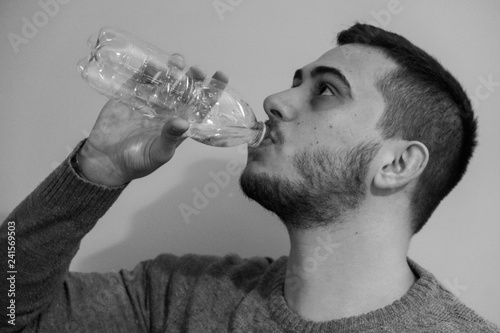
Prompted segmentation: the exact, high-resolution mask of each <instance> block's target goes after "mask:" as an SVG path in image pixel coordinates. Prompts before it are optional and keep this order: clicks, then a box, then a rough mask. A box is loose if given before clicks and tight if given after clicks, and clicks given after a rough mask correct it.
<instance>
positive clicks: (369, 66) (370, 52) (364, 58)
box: [311, 44, 396, 78]
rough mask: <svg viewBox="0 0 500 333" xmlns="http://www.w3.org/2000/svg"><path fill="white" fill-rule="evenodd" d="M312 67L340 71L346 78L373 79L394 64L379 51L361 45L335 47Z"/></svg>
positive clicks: (394, 65) (392, 67)
mask: <svg viewBox="0 0 500 333" xmlns="http://www.w3.org/2000/svg"><path fill="white" fill-rule="evenodd" d="M311 65H313V66H318V65H323V66H329V67H335V68H338V69H339V70H341V71H342V72H343V73H344V75H346V77H348V78H349V77H356V76H360V75H362V76H363V77H365V78H366V77H367V75H368V76H371V77H375V76H377V74H383V73H387V72H388V71H390V70H392V69H394V68H395V67H396V64H395V63H394V61H393V60H391V59H389V58H388V57H387V56H386V55H385V54H384V53H383V52H382V51H381V50H378V49H376V48H374V47H371V46H366V45H361V44H346V45H340V46H337V47H335V48H333V49H331V50H329V51H327V52H326V53H324V54H323V55H322V56H320V57H319V58H318V59H317V60H316V61H315V62H314V63H313V64H311Z"/></svg>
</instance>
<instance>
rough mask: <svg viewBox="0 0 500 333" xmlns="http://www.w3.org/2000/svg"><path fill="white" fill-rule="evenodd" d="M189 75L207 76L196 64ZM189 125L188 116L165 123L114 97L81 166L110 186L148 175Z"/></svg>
mask: <svg viewBox="0 0 500 333" xmlns="http://www.w3.org/2000/svg"><path fill="white" fill-rule="evenodd" d="M188 75H191V76H192V77H193V78H194V79H195V80H200V81H201V80H203V79H204V78H205V74H204V73H203V72H202V71H201V70H200V69H198V68H196V67H191V68H190V70H189V74H188ZM213 79H215V80H217V81H221V82H227V77H226V76H225V75H224V74H222V73H221V72H217V73H215V74H214V76H213ZM188 127H189V124H188V122H187V121H185V120H184V119H181V118H174V119H171V120H169V121H168V122H167V123H165V124H163V123H161V122H159V121H157V120H151V119H148V118H146V117H145V116H143V115H141V114H140V113H139V112H137V111H134V110H131V109H130V108H129V107H127V106H126V105H124V104H121V103H119V102H117V101H114V100H111V101H109V102H108V103H107V104H106V105H105V106H104V108H103V109H102V111H101V113H100V114H99V117H98V118H97V121H96V123H95V125H94V128H93V129H92V132H91V133H90V135H89V138H88V139H87V141H86V143H85V145H84V146H83V147H82V149H81V151H80V153H79V156H78V162H79V166H80V169H81V171H82V173H83V175H84V176H85V177H86V178H87V179H89V180H90V181H92V182H94V183H97V184H102V185H107V186H119V185H123V184H125V183H128V182H130V181H131V180H133V179H135V178H140V177H144V176H146V175H148V174H150V173H152V172H153V171H154V170H156V169H157V168H159V167H160V166H161V165H163V164H164V163H166V162H168V161H169V160H170V159H171V158H172V156H173V155H174V152H175V149H176V148H177V147H178V146H179V145H180V144H181V143H182V141H184V139H185V138H186V136H185V135H184V133H185V132H186V131H187V129H188Z"/></svg>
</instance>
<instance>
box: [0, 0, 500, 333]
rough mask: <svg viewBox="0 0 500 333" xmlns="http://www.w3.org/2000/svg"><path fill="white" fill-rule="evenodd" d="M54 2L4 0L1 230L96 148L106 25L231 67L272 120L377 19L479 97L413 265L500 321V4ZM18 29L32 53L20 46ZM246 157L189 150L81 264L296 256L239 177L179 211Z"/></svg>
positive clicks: (142, 185) (123, 210) (0, 8)
mask: <svg viewBox="0 0 500 333" xmlns="http://www.w3.org/2000/svg"><path fill="white" fill-rule="evenodd" d="M50 2H51V1H49V0H41V2H39V1H32V0H24V1H21V0H17V1H2V2H0V31H1V36H0V38H1V49H0V60H1V62H0V73H1V79H0V112H1V113H0V114H1V118H0V159H1V163H0V189H1V191H0V217H1V218H2V220H3V219H4V218H5V217H6V216H7V215H8V213H9V212H10V211H11V210H12V209H13V208H14V207H15V205H16V204H17V203H19V202H20V201H21V200H22V199H23V198H24V197H25V196H26V195H27V194H29V193H30V192H31V191H32V190H33V188H34V187H35V186H36V185H37V184H38V183H39V182H40V181H41V180H42V179H43V178H45V177H46V176H47V175H48V174H49V173H50V172H51V170H52V169H53V168H54V167H55V166H57V165H58V164H59V163H60V162H61V161H62V160H63V159H64V158H65V157H66V156H67V154H68V153H69V151H71V150H72V149H73V147H74V146H75V145H76V144H77V142H79V141H80V140H81V139H83V138H84V137H86V135H87V134H88V132H89V131H90V129H91V128H92V125H93V123H94V120H95V119H96V117H97V115H98V113H99V111H100V109H101V107H102V106H103V105H104V103H105V100H106V99H105V98H104V97H102V96H100V95H98V94H97V93H95V92H94V91H92V90H91V89H90V88H89V87H88V86H87V85H86V83H85V82H84V81H83V80H81V78H80V77H79V75H78V73H77V72H76V63H77V61H78V60H79V59H80V58H82V57H84V56H86V55H87V54H88V47H87V45H86V40H87V38H88V37H89V35H90V34H92V33H95V32H97V31H98V30H99V28H100V27H102V26H117V27H121V28H123V29H126V30H128V31H130V32H133V33H134V34H136V35H138V36H142V37H143V38H145V39H146V40H148V41H150V42H151V43H153V44H156V45H158V46H159V47H161V48H163V49H164V50H166V51H169V52H174V51H175V52H180V53H182V54H184V55H185V56H186V59H187V61H188V63H189V64H200V65H202V66H203V67H204V68H205V69H206V70H207V72H208V73H209V74H210V75H211V74H212V73H213V72H214V71H215V70H217V69H219V68H220V69H223V70H224V71H225V72H226V73H227V74H228V75H229V76H230V83H231V85H232V86H233V87H235V88H236V89H237V90H238V91H240V92H241V93H242V95H243V96H244V97H245V99H246V100H247V101H248V102H249V103H250V105H252V106H253V108H254V110H255V112H256V115H257V117H258V118H260V119H263V118H265V117H264V116H265V114H264V111H263V110H262V107H261V105H262V101H263V99H264V98H265V97H266V96H267V95H269V94H271V93H274V92H277V91H280V90H283V89H286V88H287V87H289V86H290V84H291V81H292V76H293V73H294V71H295V69H297V68H300V67H302V66H303V65H305V64H307V63H309V62H311V61H313V60H315V59H316V58H317V57H319V56H320V55H321V54H322V53H324V52H326V51H327V50H328V49H329V48H331V47H333V46H334V40H335V36H336V34H337V33H338V32H339V31H340V30H342V29H345V28H347V27H349V26H350V25H351V24H353V23H354V22H355V21H361V22H373V23H377V24H378V25H379V26H382V27H385V28H386V29H389V30H391V31H394V32H397V33H400V34H402V35H404V36H406V37H407V38H409V39H410V40H411V41H413V42H414V43H415V44H417V45H419V46H421V47H422V48H424V49H425V50H427V51H428V52H429V53H431V54H433V55H435V56H436V57H437V58H438V59H440V60H441V61H442V62H443V63H444V64H445V66H446V67H447V68H449V69H450V70H451V72H452V73H454V74H455V76H456V77H457V78H458V79H459V80H460V81H461V82H462V84H463V85H464V87H465V88H466V90H467V91H468V92H469V93H470V95H471V96H473V97H474V98H475V100H476V106H477V108H476V111H477V115H478V116H479V124H480V137H479V140H480V144H479V147H478V149H477V153H476V155H475V157H474V159H473V161H472V163H471V165H470V168H469V171H468V173H467V175H466V176H465V178H464V180H463V181H462V182H461V183H460V184H459V186H458V187H457V188H456V189H455V190H454V192H453V193H452V194H451V195H450V196H449V197H448V198H447V199H446V200H445V201H444V202H443V203H442V205H441V206H440V208H439V209H438V210H437V212H436V213H435V214H434V215H433V217H432V219H431V221H430V222H429V224H428V225H427V226H426V227H425V228H424V229H423V230H422V231H421V233H420V234H418V235H417V236H416V237H415V238H414V240H413V244H412V247H411V252H410V256H411V257H412V258H413V259H414V260H416V261H417V262H418V263H420V264H421V265H422V266H424V267H426V268H428V269H429V270H431V271H432V272H433V273H434V274H435V275H436V276H437V277H438V278H439V279H440V280H441V281H442V282H443V283H445V284H446V285H447V286H449V287H450V289H452V291H454V292H455V293H456V294H457V295H458V296H459V297H460V298H461V299H462V300H463V301H464V302H465V303H466V304H467V305H469V306H471V307H472V308H474V309H476V310H477V311H478V312H479V313H480V314H481V315H483V316H485V317H487V318H489V319H490V320H492V321H494V322H496V323H498V324H500V310H499V309H500V284H499V283H500V282H499V281H500V262H499V260H498V255H499V253H500V242H499V241H498V236H499V235H500V223H499V220H500V219H499V216H500V202H499V195H498V189H499V187H500V172H498V168H499V164H500V157H499V153H498V152H499V143H500V134H499V133H500V131H499V130H498V127H499V125H500V108H499V105H500V42H499V39H498V33H499V32H500V20H499V19H498V17H499V14H500V2H499V1H496V0H491V1H472V0H471V1H457V0H453V1H451V0H448V1H430V0H427V1H422V0H420V1H411V0H400V1H395V0H390V1H389V0H381V1H333V0H321V1H318V0H317V1H290V0H286V1H285V0H281V1H269V0H246V1H245V0H217V1H214V0H206V1H194V0H189V1H187V0H184V1H180V0H177V1H174V0H155V1H124V0H113V1H106V2H104V1H95V0H87V1H76V0H74V1H71V0H65V1H62V0H59V2H57V3H58V4H59V5H58V8H56V7H55V6H52V7H47V9H46V11H48V12H49V13H48V14H43V11H44V9H43V5H42V4H41V3H50ZM52 3H53V1H52ZM391 11H392V13H391ZM26 21H28V22H30V23H32V24H33V23H36V24H38V26H39V27H38V28H37V31H33V30H31V31H30V30H26V28H24V31H23V25H26V23H25V22H26ZM14 34H15V35H17V36H18V37H19V38H24V40H23V43H21V44H19V45H17V46H15V45H13V43H12V42H11V41H10V40H9V36H10V38H11V39H12V38H18V37H14ZM487 81H490V82H492V83H490V84H487V83H486V84H485V82H487ZM245 161H246V149H245V148H226V149H222V148H213V147H209V146H205V145H202V144H199V143H196V142H194V141H192V140H187V141H186V142H185V143H184V144H183V145H182V146H181V149H179V150H178V152H177V154H176V156H175V158H174V159H173V160H172V161H171V163H169V164H168V165H167V166H164V167H163V168H161V169H160V170H159V171H157V172H156V173H155V174H153V175H152V176H150V177H147V178H145V179H141V180H137V181H134V182H133V183H132V184H131V185H130V186H129V187H128V189H127V190H126V191H125V192H124V194H123V195H122V196H121V197H120V198H119V200H118V201H117V202H116V204H115V205H114V206H113V207H112V208H111V210H110V211H109V212H108V214H107V215H106V216H105V217H104V218H103V219H102V220H101V221H100V222H99V223H98V224H97V226H96V227H95V228H94V230H93V231H92V232H91V233H90V234H89V235H88V236H87V237H86V238H85V239H84V240H83V242H82V244H81V249H80V251H79V253H78V255H77V256H76V258H75V260H74V261H73V264H72V269H74V270H82V271H107V270H115V269H119V268H132V267H133V266H134V265H135V264H136V263H137V262H138V261H140V260H145V259H149V258H152V257H154V256H156V255H157V254H159V253H162V252H171V253H175V254H183V253H187V252H192V253H203V254H218V255H223V254H226V253H229V252H233V253H238V254H240V255H241V256H256V255H259V256H263V255H266V256H272V257H278V256H281V255H286V254H288V247H289V244H288V237H287V234H286V231H285V229H284V228H283V227H282V226H281V223H280V222H279V221H278V220H277V219H276V218H275V217H274V216H272V215H271V214H269V213H267V212H265V211H264V210H263V209H261V208H260V207H259V206H258V205H256V204H255V203H252V202H249V201H248V200H247V199H246V198H245V197H243V195H242V194H241V193H240V191H239V188H238V177H237V176H231V179H230V184H229V185H228V186H226V187H220V186H219V188H218V189H219V193H218V194H217V195H216V196H214V197H213V198H209V203H208V205H207V206H206V207H205V208H203V209H200V210H199V214H198V215H192V216H191V217H190V219H189V220H190V221H189V222H190V223H186V221H185V220H184V219H183V218H182V216H181V214H180V210H179V205H181V204H186V205H189V206H191V207H193V200H194V199H195V192H196V191H197V190H199V191H201V192H203V191H204V189H205V186H208V187H210V186H212V190H214V187H213V184H215V183H214V180H213V179H212V177H211V174H213V173H218V172H221V171H223V170H225V169H226V167H227V165H228V163H238V165H240V166H241V168H242V167H243V166H244V164H245ZM211 183H212V185H209V184H211ZM212 193H214V192H212Z"/></svg>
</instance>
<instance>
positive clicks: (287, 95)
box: [264, 89, 297, 121]
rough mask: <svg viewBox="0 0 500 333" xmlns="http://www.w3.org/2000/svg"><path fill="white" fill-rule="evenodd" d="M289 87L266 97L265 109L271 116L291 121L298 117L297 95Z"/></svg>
mask: <svg viewBox="0 0 500 333" xmlns="http://www.w3.org/2000/svg"><path fill="white" fill-rule="evenodd" d="M291 90H292V89H288V90H285V91H282V92H279V93H276V94H273V95H270V96H268V97H266V99H265V100H264V110H265V111H266V113H267V115H268V116H269V118H270V119H271V118H272V119H274V120H279V121H291V120H293V119H294V118H295V117H296V112H295V110H296V103H295V102H296V101H295V100H294V99H296V98H297V96H294V94H293V93H292V91H291Z"/></svg>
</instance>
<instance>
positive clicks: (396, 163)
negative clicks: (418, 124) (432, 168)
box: [373, 141, 429, 189]
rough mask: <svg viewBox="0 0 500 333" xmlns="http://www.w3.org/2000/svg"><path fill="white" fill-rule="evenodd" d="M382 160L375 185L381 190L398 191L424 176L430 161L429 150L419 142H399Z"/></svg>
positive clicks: (390, 148) (385, 153) (374, 181)
mask: <svg viewBox="0 0 500 333" xmlns="http://www.w3.org/2000/svg"><path fill="white" fill-rule="evenodd" d="M382 158H383V159H384V161H383V164H382V167H381V169H380V170H378V171H377V174H376V175H375V178H374V180H373V184H374V186H375V187H377V188H379V189H396V188H399V187H402V186H404V185H406V184H408V183H409V182H411V181H412V180H413V179H415V178H417V177H418V176H420V175H421V174H422V172H423V171H424V169H425V167H426V166H427V162H428V161H429V150H428V149H427V147H426V146H425V145H424V144H423V143H421V142H419V141H398V142H397V143H395V144H394V145H392V146H391V147H389V149H388V150H387V151H386V152H384V154H383V156H382Z"/></svg>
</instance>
